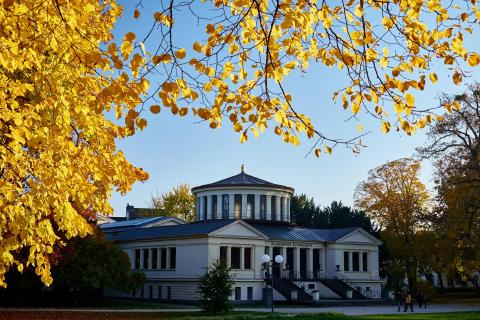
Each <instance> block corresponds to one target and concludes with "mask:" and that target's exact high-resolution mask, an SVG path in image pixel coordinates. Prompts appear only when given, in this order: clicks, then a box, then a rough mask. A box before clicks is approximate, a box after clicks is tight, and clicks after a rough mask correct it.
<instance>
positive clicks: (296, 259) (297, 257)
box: [293, 247, 300, 276]
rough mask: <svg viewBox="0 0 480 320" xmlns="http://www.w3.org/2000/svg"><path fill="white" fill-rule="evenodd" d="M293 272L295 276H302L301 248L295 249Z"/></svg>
mask: <svg viewBox="0 0 480 320" xmlns="http://www.w3.org/2000/svg"><path fill="white" fill-rule="evenodd" d="M293 272H294V274H295V276H297V275H298V276H300V248H299V247H295V248H293Z"/></svg>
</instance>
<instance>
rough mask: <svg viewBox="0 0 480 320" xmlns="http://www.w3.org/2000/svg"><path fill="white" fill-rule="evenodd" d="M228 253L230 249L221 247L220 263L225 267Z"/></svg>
mask: <svg viewBox="0 0 480 320" xmlns="http://www.w3.org/2000/svg"><path fill="white" fill-rule="evenodd" d="M227 252H228V247H220V263H222V264H223V265H224V266H226V265H227Z"/></svg>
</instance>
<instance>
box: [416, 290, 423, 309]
mask: <svg viewBox="0 0 480 320" xmlns="http://www.w3.org/2000/svg"><path fill="white" fill-rule="evenodd" d="M423 296H424V294H423V291H422V290H419V291H418V293H417V297H416V298H417V303H418V308H419V309H422V305H423V303H424V302H423Z"/></svg>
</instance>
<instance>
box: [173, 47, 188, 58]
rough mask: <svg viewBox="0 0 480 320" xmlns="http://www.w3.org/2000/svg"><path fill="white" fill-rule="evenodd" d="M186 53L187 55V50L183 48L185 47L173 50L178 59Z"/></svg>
mask: <svg viewBox="0 0 480 320" xmlns="http://www.w3.org/2000/svg"><path fill="white" fill-rule="evenodd" d="M186 55H187V51H186V50H185V48H182V49H179V50H177V51H175V57H176V58H178V59H183V58H185V56H186Z"/></svg>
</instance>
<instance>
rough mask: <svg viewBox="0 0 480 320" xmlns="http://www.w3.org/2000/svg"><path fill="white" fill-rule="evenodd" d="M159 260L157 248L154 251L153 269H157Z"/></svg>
mask: <svg viewBox="0 0 480 320" xmlns="http://www.w3.org/2000/svg"><path fill="white" fill-rule="evenodd" d="M157 260H158V250H157V248H154V249H152V269H157V267H158V266H157Z"/></svg>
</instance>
